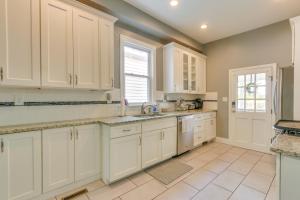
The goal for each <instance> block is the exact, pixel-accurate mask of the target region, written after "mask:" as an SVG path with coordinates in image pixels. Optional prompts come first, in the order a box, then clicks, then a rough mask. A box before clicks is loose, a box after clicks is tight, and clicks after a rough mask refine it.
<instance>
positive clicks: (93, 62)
mask: <svg viewBox="0 0 300 200" xmlns="http://www.w3.org/2000/svg"><path fill="white" fill-rule="evenodd" d="M98 25H99V19H98V17H97V16H95V15H92V14H89V13H88V12H84V11H82V10H79V9H74V12H73V26H74V87H75V88H86V89H98V88H99V37H98V31H99V29H98Z"/></svg>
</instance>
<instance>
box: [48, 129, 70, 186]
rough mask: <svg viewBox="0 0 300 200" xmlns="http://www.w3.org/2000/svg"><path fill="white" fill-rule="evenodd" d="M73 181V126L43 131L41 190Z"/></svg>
mask: <svg viewBox="0 0 300 200" xmlns="http://www.w3.org/2000/svg"><path fill="white" fill-rule="evenodd" d="M73 182H74V134H73V128H59V129H50V130H45V131H43V191H44V192H48V191H51V190H54V189H58V188H60V187H63V186H65V185H67V184H71V183H73Z"/></svg>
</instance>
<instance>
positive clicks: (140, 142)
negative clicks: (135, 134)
mask: <svg viewBox="0 0 300 200" xmlns="http://www.w3.org/2000/svg"><path fill="white" fill-rule="evenodd" d="M139 146H142V137H141V136H139Z"/></svg>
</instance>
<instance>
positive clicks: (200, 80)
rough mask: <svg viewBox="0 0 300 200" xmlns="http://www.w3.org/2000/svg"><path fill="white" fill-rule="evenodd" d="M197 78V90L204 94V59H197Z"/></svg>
mask: <svg viewBox="0 0 300 200" xmlns="http://www.w3.org/2000/svg"><path fill="white" fill-rule="evenodd" d="M197 69H198V77H197V80H198V82H197V87H198V88H197V90H198V93H200V94H205V93H206V59H205V58H202V57H199V58H198V66H197Z"/></svg>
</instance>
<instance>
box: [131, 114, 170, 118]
mask: <svg viewBox="0 0 300 200" xmlns="http://www.w3.org/2000/svg"><path fill="white" fill-rule="evenodd" d="M165 115H166V114H163V113H151V114H140V115H133V117H140V118H151V117H161V116H165Z"/></svg>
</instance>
